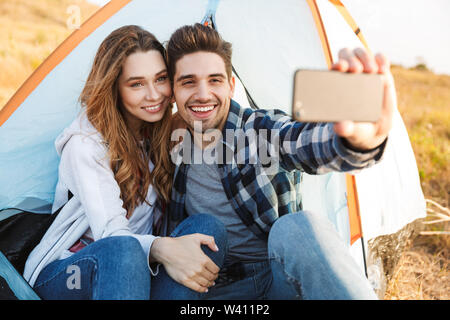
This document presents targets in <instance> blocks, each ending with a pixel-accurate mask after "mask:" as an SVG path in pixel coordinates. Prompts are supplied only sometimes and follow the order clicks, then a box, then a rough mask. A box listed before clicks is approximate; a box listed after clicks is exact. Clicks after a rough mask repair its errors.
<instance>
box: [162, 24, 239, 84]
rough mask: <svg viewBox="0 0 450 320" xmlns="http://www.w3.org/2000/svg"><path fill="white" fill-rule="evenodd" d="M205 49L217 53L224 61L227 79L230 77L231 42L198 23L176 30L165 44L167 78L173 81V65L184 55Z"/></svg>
mask: <svg viewBox="0 0 450 320" xmlns="http://www.w3.org/2000/svg"><path fill="white" fill-rule="evenodd" d="M198 51H206V52H212V53H216V54H218V55H219V56H220V57H221V58H222V59H223V61H224V63H225V70H226V72H227V76H228V79H231V74H232V68H233V67H232V64H231V55H232V48H231V43H229V42H227V41H225V40H223V39H222V37H221V36H220V34H219V33H218V32H217V31H216V30H214V29H213V28H210V27H207V26H204V25H202V24H200V23H196V24H194V25H187V26H183V27H181V28H179V29H178V30H176V31H175V32H174V33H173V34H172V36H171V37H170V40H169V43H168V44H167V56H168V70H169V78H170V80H171V81H172V83H173V80H174V79H173V78H174V76H175V72H176V70H175V65H176V63H177V61H178V60H180V59H181V58H182V57H183V56H184V55H186V54H190V53H195V52H198Z"/></svg>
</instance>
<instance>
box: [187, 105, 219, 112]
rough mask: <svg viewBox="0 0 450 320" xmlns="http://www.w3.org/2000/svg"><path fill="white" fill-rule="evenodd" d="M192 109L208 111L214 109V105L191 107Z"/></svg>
mask: <svg viewBox="0 0 450 320" xmlns="http://www.w3.org/2000/svg"><path fill="white" fill-rule="evenodd" d="M191 109H192V111H194V112H207V111H211V110H212V109H214V106H210V107H191Z"/></svg>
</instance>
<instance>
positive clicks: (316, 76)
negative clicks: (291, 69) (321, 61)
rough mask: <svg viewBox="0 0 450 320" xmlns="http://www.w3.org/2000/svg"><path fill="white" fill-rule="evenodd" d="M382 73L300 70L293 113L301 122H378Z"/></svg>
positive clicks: (296, 83) (382, 92) (296, 77)
mask: <svg viewBox="0 0 450 320" xmlns="http://www.w3.org/2000/svg"><path fill="white" fill-rule="evenodd" d="M382 77H383V76H382V75H380V74H368V73H357V74H354V73H344V72H339V71H330V70H298V71H296V73H295V77H294V97H293V103H292V116H293V118H294V119H295V120H297V121H301V122H337V121H343V120H352V121H364V122H375V121H377V120H378V119H379V118H380V116H381V107H382V103H383V94H384V86H383V78H382Z"/></svg>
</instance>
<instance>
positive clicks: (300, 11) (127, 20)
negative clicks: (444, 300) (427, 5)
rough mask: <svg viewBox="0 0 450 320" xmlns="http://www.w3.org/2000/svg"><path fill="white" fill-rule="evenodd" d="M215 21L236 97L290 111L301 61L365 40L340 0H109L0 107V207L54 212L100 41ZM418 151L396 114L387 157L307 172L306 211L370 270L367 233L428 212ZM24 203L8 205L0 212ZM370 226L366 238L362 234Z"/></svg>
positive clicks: (324, 58)
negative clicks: (63, 139) (66, 139)
mask: <svg viewBox="0 0 450 320" xmlns="http://www.w3.org/2000/svg"><path fill="white" fill-rule="evenodd" d="M196 22H201V23H204V24H207V25H209V26H211V27H214V28H216V29H217V30H218V31H219V33H221V35H222V36H223V37H224V38H225V39H226V40H227V41H229V42H231V43H232V44H233V67H234V71H235V75H236V77H237V81H236V82H237V92H236V95H235V99H236V100H237V101H238V102H239V103H240V104H241V105H244V106H252V107H258V108H265V109H268V108H278V109H282V110H284V111H286V112H288V113H290V106H291V103H292V101H291V99H292V87H293V86H292V80H293V75H294V72H295V70H296V69H298V68H308V69H326V68H329V67H330V65H331V63H332V61H334V60H336V56H337V52H338V51H339V49H341V48H343V47H350V48H353V47H360V46H366V47H367V44H366V42H365V40H364V38H363V36H362V33H361V32H360V30H359V28H358V27H357V25H356V23H355V22H354V21H353V19H352V18H351V16H350V15H349V13H348V12H347V11H346V9H345V8H344V6H343V5H342V4H341V3H340V1H337V0H329V1H327V0H283V1H258V0H246V1H238V0H226V1H220V0H209V1H208V0H189V1H185V0H170V1H157V0H133V1H131V0H112V1H110V2H109V3H108V4H107V5H105V6H104V7H103V8H102V9H100V10H99V11H98V12H96V13H95V14H94V15H93V16H92V17H91V18H90V19H89V20H88V21H87V22H86V23H85V24H83V26H81V28H80V29H78V30H76V31H75V32H74V33H73V34H72V35H71V36H70V37H69V38H68V39H66V41H64V42H63V43H62V44H61V45H60V46H59V47H58V48H57V49H56V50H55V51H54V52H53V53H52V54H51V55H50V56H49V58H48V59H47V60H46V61H44V62H43V63H42V65H41V66H40V67H39V68H38V69H37V70H36V71H35V72H34V73H33V74H32V75H31V77H30V78H29V79H28V80H27V81H26V82H25V83H24V85H23V86H22V87H21V88H20V89H19V90H18V91H17V93H16V94H15V95H14V96H13V97H12V98H11V100H10V101H9V102H8V103H7V105H6V106H5V107H4V108H3V109H2V110H1V111H0V125H1V127H0V181H1V184H0V210H1V209H7V208H17V209H21V210H27V211H34V212H47V211H48V210H49V208H50V206H51V203H52V202H53V196H54V189H55V185H56V180H57V169H58V161H59V159H58V157H57V155H56V151H55V148H54V140H55V137H56V136H57V135H58V134H59V133H60V132H61V131H62V130H63V128H65V127H66V126H67V125H68V124H69V123H70V122H71V121H72V120H73V119H74V118H75V116H76V115H77V113H78V112H79V110H80V105H79V103H78V96H79V94H80V92H81V90H82V88H83V85H84V82H85V80H86V78H87V75H88V72H89V70H90V65H91V64H92V61H93V57H94V55H95V53H96V50H97V48H98V46H99V44H100V43H101V41H102V40H103V39H104V38H105V37H106V36H107V35H108V34H109V33H110V32H111V31H112V30H114V29H116V28H118V27H120V26H123V25H128V24H136V25H140V26H142V27H144V28H146V29H148V30H149V31H151V32H152V33H154V34H155V35H156V36H157V38H158V39H160V40H161V41H167V40H168V39H169V37H170V35H171V33H172V32H173V31H174V30H176V29H177V28H178V27H180V26H182V25H185V24H193V23H196ZM417 171H418V170H417V167H416V162H415V159H414V154H413V152H412V148H411V145H410V142H409V139H408V135H407V132H406V129H405V127H404V125H403V121H402V119H401V117H400V115H399V113H398V112H396V114H395V120H394V128H393V131H392V134H391V135H390V138H389V140H388V145H387V148H386V156H385V159H384V161H383V162H381V163H380V164H377V165H376V166H374V167H372V168H370V169H368V170H366V171H364V172H362V173H359V174H356V175H348V174H341V173H331V174H326V175H321V176H308V175H306V174H305V175H304V177H303V183H302V190H301V193H302V198H303V205H304V208H305V209H309V210H312V211H315V212H317V213H318V214H323V215H326V216H328V218H329V219H330V220H331V221H332V222H333V224H334V225H335V227H336V229H337V231H338V232H339V234H340V235H341V236H342V238H343V239H344V240H345V241H346V242H347V243H348V245H349V247H350V249H351V251H352V255H353V256H354V258H355V260H356V261H357V262H358V263H359V264H360V265H361V270H362V272H364V271H367V270H365V268H367V266H365V263H364V261H365V255H366V254H367V253H365V252H364V247H365V246H367V240H368V239H372V238H375V237H377V236H380V235H385V234H391V233H394V232H396V231H398V230H399V229H401V228H402V227H403V226H405V225H406V224H408V223H410V222H411V221H413V220H415V219H417V218H421V217H424V216H425V201H424V198H423V194H422V191H421V188H420V183H419V177H418V173H417ZM16 212H18V211H10V210H9V211H8V210H4V211H2V212H0V219H2V218H4V217H5V216H6V215H8V214H9V215H10V214H14V213H16ZM363 233H364V237H363Z"/></svg>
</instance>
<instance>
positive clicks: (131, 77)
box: [118, 50, 172, 133]
mask: <svg viewBox="0 0 450 320" xmlns="http://www.w3.org/2000/svg"><path fill="white" fill-rule="evenodd" d="M118 81H119V93H120V98H121V100H122V105H123V106H124V109H125V110H124V115H125V121H126V122H127V125H128V126H129V127H130V129H131V130H132V131H133V132H134V133H138V132H139V129H140V128H141V125H142V123H143V121H146V122H156V121H159V120H161V119H162V117H163V115H164V112H165V111H166V108H167V107H168V105H169V104H170V102H171V97H172V89H171V85H170V81H169V78H168V75H167V67H166V64H165V63H164V59H163V57H162V55H161V53H159V51H157V50H150V51H147V52H136V53H133V54H131V55H129V56H128V57H127V59H126V60H125V62H124V64H123V66H122V74H121V75H120V77H119V79H118Z"/></svg>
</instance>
